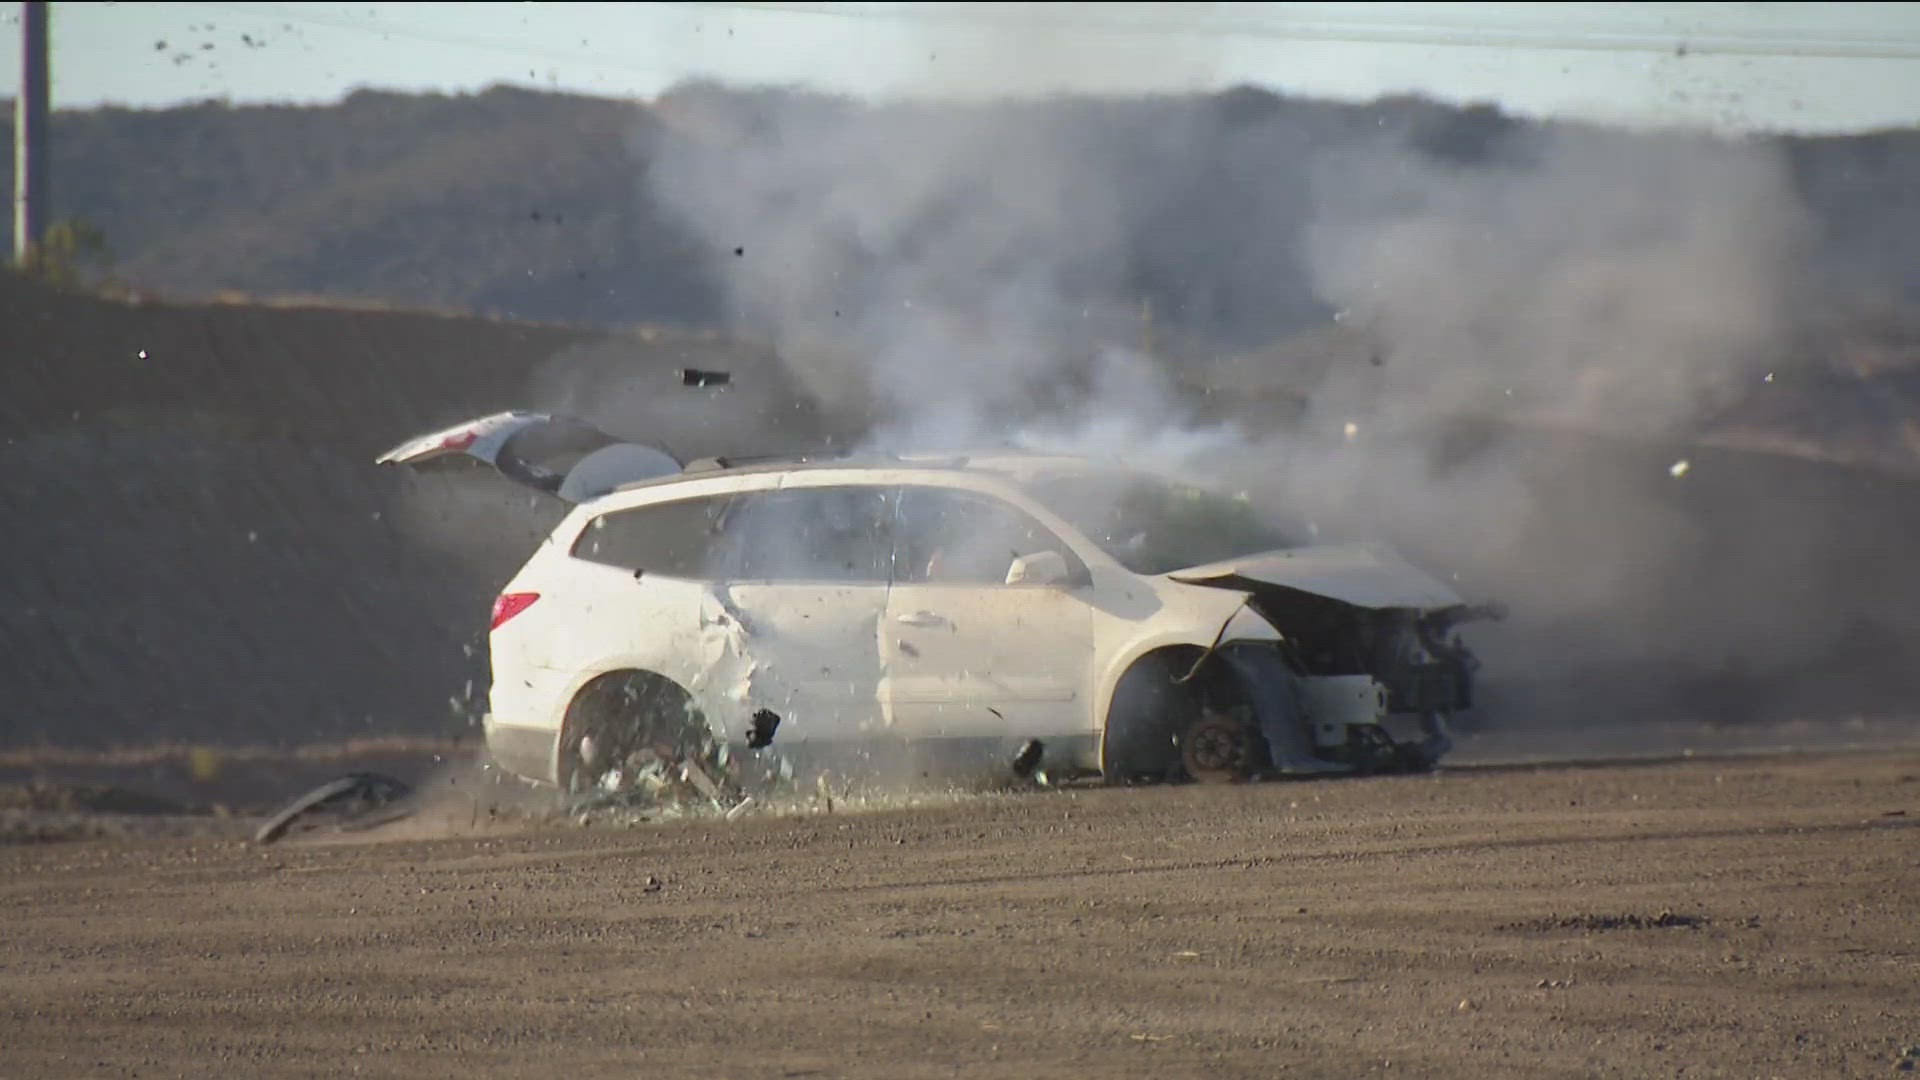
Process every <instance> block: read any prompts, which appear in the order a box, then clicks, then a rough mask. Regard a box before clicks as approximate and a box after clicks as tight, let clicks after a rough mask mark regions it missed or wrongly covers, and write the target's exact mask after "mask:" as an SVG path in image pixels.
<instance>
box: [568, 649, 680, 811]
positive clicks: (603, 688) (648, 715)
mask: <svg viewBox="0 0 1920 1080" xmlns="http://www.w3.org/2000/svg"><path fill="white" fill-rule="evenodd" d="M710 739H711V734H710V732H709V730H708V728H707V723H706V720H705V718H704V717H703V716H702V715H701V713H700V710H699V709H698V708H697V707H696V706H695V705H694V702H693V696H692V695H691V694H688V693H687V692H686V690H684V689H682V688H681V687H680V685H679V684H677V683H675V682H674V681H673V680H672V679H669V678H666V677H665V676H661V675H656V674H654V673H652V672H649V671H616V672H610V673H608V674H606V675H602V676H600V677H599V678H597V679H595V680H593V681H592V682H590V683H588V684H587V685H586V686H585V687H584V688H583V689H582V690H581V691H580V693H579V694H578V695H577V696H575V698H574V700H573V705H572V706H571V707H569V708H568V710H567V720H566V726H565V727H564V728H563V729H562V732H561V739H560V775H559V780H560V786H561V787H562V788H564V789H566V790H568V791H586V790H590V789H593V788H600V789H604V790H619V789H620V788H622V787H625V786H627V785H630V784H631V783H632V782H633V780H634V778H635V777H636V776H637V775H638V774H639V773H640V771H641V770H643V769H645V768H646V767H647V766H649V765H652V764H654V763H655V762H657V761H659V760H661V759H663V758H665V759H668V760H681V759H685V758H687V757H690V756H693V755H695V754H698V753H700V752H701V751H702V750H704V749H705V747H706V745H707V743H708V742H709V741H710Z"/></svg>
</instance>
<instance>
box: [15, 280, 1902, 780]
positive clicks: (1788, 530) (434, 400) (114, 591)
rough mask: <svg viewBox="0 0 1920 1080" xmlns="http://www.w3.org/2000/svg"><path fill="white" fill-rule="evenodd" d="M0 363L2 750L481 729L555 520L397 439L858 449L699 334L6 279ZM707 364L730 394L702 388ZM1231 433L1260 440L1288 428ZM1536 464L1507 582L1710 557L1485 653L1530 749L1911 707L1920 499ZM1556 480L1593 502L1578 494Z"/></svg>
mask: <svg viewBox="0 0 1920 1080" xmlns="http://www.w3.org/2000/svg"><path fill="white" fill-rule="evenodd" d="M0 363H4V364H5V365H6V370H7V380H6V392H5V394H3V395H0V425H3V426H4V431H5V440H6V441H5V450H4V453H5V462H6V470H5V473H6V475H5V480H4V481H3V482H0V514H3V515H4V520H5V543H4V549H5V556H6V562H7V574H6V576H5V579H4V584H0V694H3V695H4V704H3V705H0V747H12V748H20V747H31V746H42V745H51V746H64V747H105V746H127V745H142V746H144V745H151V744H154V743H205V744H229V745H231V744H250V745H286V744H293V743H311V742H320V741H332V740H339V739H342V738H347V737H353V736H365V735H381V736H391V735H415V736H420V735H425V736H436V737H444V736H450V735H458V734H460V733H463V732H468V731H470V730H471V724H472V721H473V718H474V715H475V713H476V712H477V711H478V709H479V708H480V707H481V704H480V698H481V696H482V691H483V690H484V685H485V683H484V664H485V656H484V651H483V649H482V648H481V647H480V646H481V645H482V644H483V642H482V633H483V631H484V625H485V616H486V610H487V605H488V603H489V602H490V599H491V596H492V594H493V592H494V591H495V590H496V589H497V588H498V586H499V585H500V584H502V583H503V581H504V580H505V577H506V575H508V574H509V573H510V572H511V571H512V569H513V567H514V566H515V565H517V563H518V562H519V561H520V560H521V559H522V558H523V557H524V555H525V553H526V551H527V550H528V548H529V546H530V545H531V543H532V542H533V541H534V540H535V538H537V536H538V535H539V533H540V530H541V529H542V527H543V525H544V523H545V522H546V521H548V520H550V511H546V510H542V509H540V508H537V507H532V506H530V503H529V500H528V498H527V497H526V496H524V495H522V494H513V493H505V492H504V491H503V489H502V488H501V487H500V486H498V485H494V484H490V483H484V482H482V481H483V480H484V478H483V477H479V476H476V477H474V478H473V482H472V483H470V484H469V483H461V482H453V481H447V480H444V479H442V478H440V477H431V478H419V477H411V476H409V475H407V474H404V473H399V472H396V471H392V470H385V469H381V468H377V467H375V466H374V464H373V459H374V457H375V456H376V455H377V454H378V453H380V452H381V451H382V450H385V449H387V448H388V447H390V446H391V445H393V444H394V443H396V442H398V441H399V440H400V439H402V438H404V437H406V436H409V435H412V434H415V433H418V432H421V431H424V430H429V429H431V428H433V427H435V426H438V425H444V424H447V423H451V422H454V421H456V420H460V419H465V418H467V417H470V416H474V415H479V414H481V413H485V412H490V411H494V410H498V409H504V408H512V407H523V406H530V407H536V408H549V409H556V410H566V411H577V412H580V413H583V414H585V415H588V416H589V417H592V418H596V419H604V418H607V417H618V418H620V420H621V422H622V424H624V425H625V426H624V427H622V428H620V429H618V430H619V433H620V434H623V435H626V436H629V437H637V438H646V439H654V440H659V441H662V442H665V443H666V444H667V445H669V446H670V447H671V448H672V449H674V450H675V451H676V452H678V453H680V454H681V455H682V456H683V457H692V456H699V455H705V454H713V453H722V452H726V453H752V452H758V451H771V450H791V449H796V448H804V447H810V446H818V445H821V444H822V443H823V442H829V441H831V439H833V438H834V437H845V436H846V435H848V434H849V433H850V432H851V431H852V430H854V428H855V427H856V426H857V419H838V420H831V421H830V420H828V419H827V418H825V417H823V415H821V414H820V413H819V412H818V411H817V410H815V409H814V408H812V407H811V406H809V405H808V404H807V402H806V401H804V400H802V399H800V398H799V397H798V396H796V395H795V394H794V393H793V392H792V389H791V387H790V385H789V383H788V382H787V380H786V379H785V377H784V376H783V373H782V368H781V366H780V364H779V363H778V361H777V359H776V358H775V357H774V356H773V355H771V354H770V353H769V352H768V351H767V350H765V349H761V348H757V347H753V346H749V345H743V344H741V343H739V342H737V341H731V340H728V339H726V338H723V337H720V336H718V335H714V334H709V333H699V332H682V331H671V330H659V329H653V330H639V329H636V330H620V331H592V330H583V329H575V328H567V327H560V326H548V325H533V324H522V323H507V322H497V321H488V320H483V319H476V318H469V317H457V316H446V315H435V314H426V313H419V312H400V311H387V310H371V309H368V310H345V309H339V308H333V309H322V308H315V307H301V306H292V305H251V306H243V305H235V304H175V303H157V302H147V303H139V302H123V301H114V300H105V299H100V298H96V297H90V296H85V295H77V294H70V293H61V292H54V291H49V290H47V289H44V288H40V287H38V286H35V285H32V284H30V283H26V282H23V281H20V280H18V279H16V278H13V277H10V276H0ZM689 366H690V367H698V368H722V369H727V370H730V371H732V372H734V373H735V378H734V381H733V384H732V386H731V387H729V388H727V389H725V390H689V389H687V388H685V387H682V386H681V385H680V380H679V379H678V377H677V372H678V369H680V368H682V367H689ZM1236 410H1237V412H1238V413H1239V414H1240V415H1239V416H1238V418H1239V419H1242V420H1246V421H1250V422H1253V423H1255V424H1259V423H1262V422H1265V423H1267V424H1269V425H1271V424H1272V423H1274V422H1277V419H1280V418H1284V415H1285V411H1286V408H1285V403H1282V402H1277V401H1267V400H1265V399H1259V398H1254V397H1249V398H1248V399H1247V400H1245V401H1241V402H1238V403H1237V404H1236ZM1471 435H1472V433H1471V432H1468V433H1467V436H1465V437H1469V438H1470V437H1471ZM1534 438H1537V439H1538V440H1539V446H1538V452H1537V453H1532V454H1531V455H1530V459H1531V460H1533V461H1536V462H1538V463H1539V468H1538V469H1537V471H1536V473H1535V475H1533V476H1531V477H1529V478H1528V479H1527V481H1526V482H1527V483H1529V484H1530V485H1532V489H1531V493H1530V495H1529V499H1530V510H1529V512H1528V513H1527V515H1526V516H1525V520H1524V523H1523V526H1522V530H1523V531H1522V532H1520V533H1519V534H1517V535H1518V539H1517V540H1512V538H1511V537H1510V538H1509V539H1510V540H1512V542H1510V543H1508V544H1507V547H1506V548H1505V549H1504V550H1505V551H1506V552H1507V555H1506V556H1504V557H1506V558H1507V565H1504V566H1502V567H1500V568H1497V569H1501V570H1502V571H1512V572H1513V573H1515V574H1518V575H1520V576H1521V577H1522V578H1527V577H1530V578H1532V579H1536V580H1549V579H1552V578H1553V577H1554V576H1555V575H1565V574H1572V573H1577V572H1578V570H1579V567H1580V565H1581V564H1582V561H1583V560H1585V559H1586V558H1587V557H1588V554H1589V553H1590V552H1591V547H1590V545H1592V544H1594V543H1596V542H1599V541H1598V540H1597V539H1596V538H1601V537H1605V536H1606V535H1608V520H1609V514H1610V512H1611V511H1610V507H1611V506H1612V505H1614V503H1613V502H1612V501H1610V500H1611V496H1614V495H1619V494H1621V493H1630V494H1631V495H1632V499H1630V500H1626V501H1629V502H1632V503H1633V505H1636V506H1641V507H1652V508H1654V509H1655V510H1657V512H1658V513H1659V514H1661V515H1666V516H1668V517H1670V518H1671V519H1672V521H1673V523H1674V535H1675V536H1676V537H1679V538H1682V539H1683V540H1684V542H1685V543H1686V544H1687V545H1689V547H1688V550H1689V551H1691V552H1694V553H1695V555H1696V556H1697V557H1695V558H1692V559H1691V560H1690V561H1670V562H1666V563H1662V564H1660V565H1659V566H1658V567H1657V568H1653V567H1652V566H1651V564H1650V569H1649V571H1648V573H1647V575H1646V576H1645V579H1644V580H1641V581H1637V582H1635V583H1634V584H1633V589H1632V590H1631V591H1632V594H1633V595H1632V596H1631V598H1630V599H1631V601H1632V615H1633V620H1632V621H1631V622H1630V623H1622V624H1620V625H1617V626H1612V625H1610V626H1602V627H1599V628H1597V629H1595V628H1592V627H1578V628H1576V631H1577V635H1583V636H1576V637H1575V638H1572V639H1569V640H1574V641H1576V642H1577V647H1568V648H1565V649H1561V650H1560V652H1562V653H1564V654H1565V656H1564V657H1563V658H1562V662H1559V663H1556V664H1551V665H1549V664H1546V663H1544V662H1543V661H1542V660H1541V658H1540V657H1541V653H1542V651H1543V650H1542V648H1541V647H1540V645H1539V643H1540V642H1541V641H1548V640H1551V639H1549V638H1547V637H1545V636H1543V635H1542V633H1541V628H1540V626H1539V624H1538V623H1537V622H1533V623H1529V622H1525V621H1523V620H1520V619H1516V620H1514V621H1513V624H1512V628H1511V629H1510V630H1507V631H1499V632H1504V633H1507V634H1508V635H1509V637H1508V638H1507V639H1506V640H1505V643H1503V641H1502V640H1501V639H1500V638H1498V637H1497V636H1495V637H1490V638H1488V639H1487V646H1486V648H1484V649H1483V652H1484V654H1485V655H1486V657H1487V660H1488V676H1489V680H1488V683H1487V688H1488V701H1489V702H1490V703H1493V704H1496V705H1497V704H1500V703H1501V702H1505V705H1504V706H1503V707H1504V708H1506V709H1507V710H1508V712H1509V713H1512V714H1516V715H1519V716H1520V717H1521V718H1522V719H1525V720H1527V721H1528V722H1530V723H1531V722H1538V721H1539V720H1541V719H1542V718H1543V717H1551V718H1554V719H1556V720H1558V721H1559V722H1575V721H1578V720H1580V719H1581V718H1582V717H1584V716H1585V715H1586V714H1589V713H1591V714H1598V715H1601V716H1604V717H1605V718H1606V719H1608V720H1611V721H1617V720H1621V719H1628V720H1631V719H1635V718H1637V717H1640V716H1643V715H1651V714H1654V713H1661V714H1664V715H1665V716H1667V717H1669V718H1672V717H1675V716H1680V717H1685V718H1697V717H1699V716H1702V715H1711V716H1716V717H1723V718H1727V719H1740V718H1743V717H1745V716H1747V715H1748V714H1749V713H1751V712H1753V711H1754V710H1755V709H1761V710H1763V711H1764V708H1765V707H1771V708H1772V709H1773V711H1774V712H1775V713H1776V714H1778V713H1780V712H1781V711H1785V712H1786V713H1788V714H1790V715H1795V716H1819V715H1830V716H1852V715H1856V714H1859V713H1863V712H1876V711H1878V712H1887V711H1890V710H1891V711H1899V712H1902V713H1904V712H1906V711H1908V710H1909V708H1910V703H1911V701H1912V700H1913V699H1914V697H1915V696H1916V694H1920V675H1916V673H1915V672H1916V671H1917V670H1920V667H1917V666H1916V665H1912V664H1909V663H1906V662H1905V658H1907V657H1911V656H1913V655H1916V651H1920V643H1916V641H1915V640H1914V638H1915V635H1916V634H1920V630H1916V629H1915V627H1916V626H1917V625H1920V624H1914V623H1913V621H1912V620H1911V619H1906V620H1904V622H1902V621H1900V620H1895V621H1894V623H1892V624H1890V623H1888V622H1886V621H1885V619H1884V617H1883V616H1879V615H1872V616H1870V615H1868V614H1867V613H1870V612H1873V611H1876V610H1877V611H1879V612H1886V611H1890V610H1891V611H1901V612H1911V611H1913V610H1916V609H1920V575H1917V574H1914V573H1913V572H1912V569H1911V559H1912V554H1911V553H1912V550H1913V545H1912V544H1911V543H1902V542H1900V538H1902V537H1920V482H1917V481H1916V480H1915V479H1914V478H1913V477H1911V476H1902V475H1899V474H1896V473H1888V472H1870V471H1867V470H1864V469H1860V468H1851V467H1842V466H1836V465H1830V464H1824V463H1821V462H1818V461H1807V460H1796V459H1790V458H1786V457H1779V456H1772V455H1767V454H1760V453H1750V452H1734V451H1727V450H1721V451H1695V452H1693V456H1694V458H1695V461H1696V466H1697V467H1696V469H1695V472H1694V474H1693V475H1692V476H1691V477H1690V478H1689V481H1688V483H1687V484H1686V485H1678V484H1674V483H1673V482H1672V480H1671V479H1670V478H1669V476H1668V474H1667V468H1666V465H1667V463H1668V462H1669V461H1671V460H1672V458H1671V456H1670V455H1671V454H1672V453H1673V450H1672V449H1671V448H1663V447H1645V446H1626V445H1617V444H1609V443H1605V442H1603V441H1599V440H1584V441H1583V440H1576V439H1572V438H1568V437H1558V436H1552V437H1550V436H1545V435H1540V436H1534ZM1568 461H1578V462H1579V463H1580V469H1579V472H1580V475H1582V476H1583V478H1584V479H1583V481H1582V483H1580V484H1577V485H1569V484H1566V483H1563V482H1561V479H1560V478H1562V477H1564V476H1565V475H1567V470H1566V469H1564V468H1561V467H1560V464H1559V463H1564V462H1568ZM1808 523H1816V524H1818V525H1820V530H1819V531H1809V530H1808V529H1807V527H1806V526H1807V525H1808ZM1396 539H1402V540H1407V541H1409V542H1410V546H1413V547H1415V548H1416V549H1422V550H1421V552H1420V553H1421V554H1426V555H1431V556H1432V557H1433V558H1434V559H1435V560H1437V562H1438V565H1441V566H1465V565H1468V564H1469V563H1470V562H1471V559H1472V558H1473V556H1474V555H1475V553H1476V552H1480V553H1482V554H1484V552H1485V551H1486V550H1488V545H1487V544H1486V542H1485V540H1484V538H1480V537H1476V536H1472V535H1468V534H1464V533H1462V534H1450V535H1446V536H1442V537H1439V538H1438V539H1439V540H1441V541H1444V542H1443V543H1440V544H1438V545H1436V544H1434V543H1430V542H1428V541H1432V540H1434V539H1435V538H1433V537H1420V536H1412V537H1401V538H1396ZM1449 543H1451V544H1452V547H1451V548H1449V547H1448V544H1449ZM1769 543H1770V544H1771V546H1769ZM1708 585H1711V586H1712V587H1713V589H1714V590H1715V591H1717V592H1718V593H1721V594H1728V595H1741V594H1745V595H1755V596H1766V597H1770V598H1772V603H1771V606H1770V607H1767V608H1765V610H1767V611H1770V612H1773V613H1775V614H1771V615H1768V616H1767V618H1778V619H1779V622H1778V627H1779V633H1780V635H1782V640H1785V636H1786V635H1790V634H1792V633H1798V632H1800V631H1801V630H1802V629H1803V628H1804V626H1805V625H1806V624H1807V623H1808V621H1809V619H1810V618H1811V616H1812V615H1813V614H1815V613H1818V614H1819V615H1820V618H1821V619H1822V620H1823V625H1825V626H1826V627H1827V628H1828V630H1829V631H1831V632H1823V633H1821V634H1818V635H1811V636H1810V637H1809V641H1808V645H1807V648H1805V649H1804V650H1791V649H1790V650H1785V651H1786V653H1787V655H1788V657H1789V659H1788V660H1787V661H1785V662H1771V661H1770V662H1768V663H1765V664H1762V665H1758V666H1750V667H1744V668H1743V667H1742V666H1741V664H1740V662H1739V661H1740V658H1739V657H1733V658H1732V659H1731V660H1727V659H1724V658H1723V659H1714V658H1715V656H1716V653H1715V650H1714V644H1715V643H1714V641H1713V640H1712V633H1711V627H1713V626H1714V625H1715V623H1714V621H1713V619H1711V618H1707V619H1702V618H1700V617H1699V615H1700V612H1699V611H1698V610H1697V609H1698V607H1699V606H1700V603H1699V598H1700V597H1701V596H1703V595H1705V594H1706V586H1708ZM1780 612H1786V613H1789V614H1794V613H1798V614H1794V617H1792V618H1783V617H1779V615H1778V613H1780ZM1717 617H1719V618H1721V619H1722V620H1723V621H1724V619H1725V618H1726V617H1727V616H1724V615H1721V616H1717ZM1733 617H1734V618H1739V617H1740V616H1733ZM1849 620H1852V621H1849ZM1835 628H1838V629H1835ZM1763 629H1765V630H1766V632H1765V633H1763V634H1761V635H1760V637H1762V638H1768V637H1771V636H1773V631H1772V630H1771V629H1770V628H1763ZM1529 650H1530V651H1529ZM1545 651H1549V652H1551V651H1553V650H1552V649H1548V650H1545ZM1669 656H1675V657H1681V658H1682V659H1679V660H1675V661H1674V662H1673V663H1671V664H1669V663H1667V662H1666V661H1667V658H1668V657H1669ZM1702 657H1705V658H1707V659H1706V660H1704V661H1703V660H1702V659H1701V658H1702ZM1508 659H1517V660H1521V661H1523V662H1520V663H1506V662H1505V661H1506V660H1508Z"/></svg>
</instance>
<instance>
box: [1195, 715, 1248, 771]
mask: <svg viewBox="0 0 1920 1080" xmlns="http://www.w3.org/2000/svg"><path fill="white" fill-rule="evenodd" d="M1251 743H1252V740H1251V739H1249V738H1248V735H1247V728H1246V725H1245V724H1242V723H1240V722H1239V721H1237V720H1232V719H1229V718H1227V717H1223V716H1209V717H1206V718H1204V719H1202V720H1200V721H1199V722H1197V723H1195V724H1194V725H1193V726H1192V727H1190V728H1188V729H1187V734H1186V737H1185V738H1184V739H1182V740H1181V744H1180V757H1181V761H1182V763H1183V764H1185V765H1186V767H1187V775H1189V776H1191V777H1193V778H1194V779H1195V780H1198V781H1200V782H1201V783H1215V784H1219V783H1232V782H1234V781H1236V780H1242V779H1245V777H1246V775H1247V767H1248V762H1249V760H1250V759H1251V757H1252V747H1251Z"/></svg>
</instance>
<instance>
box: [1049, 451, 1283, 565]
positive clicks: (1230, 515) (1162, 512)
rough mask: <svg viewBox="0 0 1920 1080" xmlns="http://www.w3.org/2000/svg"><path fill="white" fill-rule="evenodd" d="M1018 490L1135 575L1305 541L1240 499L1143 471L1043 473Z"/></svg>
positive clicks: (1203, 562)
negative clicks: (1060, 518)
mask: <svg viewBox="0 0 1920 1080" xmlns="http://www.w3.org/2000/svg"><path fill="white" fill-rule="evenodd" d="M1024 486H1025V487H1026V489H1027V490H1028V492H1029V493H1030V494H1032V495H1033V497H1034V498H1035V499H1038V500H1039V501H1040V503H1041V504H1042V505H1044V506H1045V507H1046V508H1047V509H1049V510H1052V511H1053V512H1054V513H1056V514H1058V515H1060V516H1061V517H1063V518H1065V519H1066V520H1067V522H1068V524H1070V525H1072V526H1073V527H1074V528H1076V529H1079V530H1080V531H1081V532H1082V533H1084V534H1086V537H1087V539H1089V540H1092V541H1093V542H1094V543H1095V544H1097V545H1099V547H1100V550H1102V551H1104V552H1106V553H1107V554H1108V555H1111V556H1112V557H1113V558H1114V559H1115V560H1116V561H1117V562H1119V563H1120V565H1122V566H1124V567H1126V568H1127V569H1129V570H1131V571H1133V572H1134V573H1136V574H1164V573H1168V572H1169V571H1173V570H1183V569H1186V568H1187V567H1190V566H1200V565H1202V564H1205V563H1210V562H1219V561H1220V560H1222V559H1231V558H1235V557H1237V556H1241V555H1253V554H1257V553H1259V552H1262V551H1272V550H1273V549H1275V548H1285V547H1297V546H1299V545H1300V544H1302V543H1303V542H1304V541H1303V540H1301V539H1300V538H1299V537H1297V536H1294V535H1292V534H1290V533H1289V532H1287V531H1286V530H1283V529H1282V528H1280V527H1279V526H1278V525H1276V524H1275V523H1274V522H1273V521H1272V519H1271V518H1270V517H1269V516H1268V515H1266V514H1263V513H1261V512H1260V511H1259V510H1258V509H1257V508H1256V507H1254V505H1253V504H1252V503H1251V502H1249V501H1247V500H1246V499H1244V498H1240V497H1236V496H1233V495H1227V494H1224V493H1222V492H1218V491H1210V490H1208V489H1206V488H1201V487H1195V486H1193V485H1190V484H1182V483H1178V482H1176V481H1171V480H1165V479H1162V478H1159V477H1155V476H1149V475H1146V474H1144V473H1128V472H1058V473H1043V474H1041V475H1039V476H1037V477H1035V478H1034V479H1032V480H1030V481H1028V482H1027V483H1026V484H1025V485H1024Z"/></svg>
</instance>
